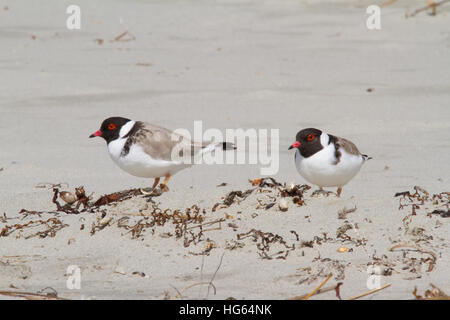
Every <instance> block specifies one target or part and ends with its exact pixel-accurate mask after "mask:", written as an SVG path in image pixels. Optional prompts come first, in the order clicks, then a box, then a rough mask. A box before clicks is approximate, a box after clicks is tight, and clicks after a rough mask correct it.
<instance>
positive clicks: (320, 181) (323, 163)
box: [295, 144, 364, 187]
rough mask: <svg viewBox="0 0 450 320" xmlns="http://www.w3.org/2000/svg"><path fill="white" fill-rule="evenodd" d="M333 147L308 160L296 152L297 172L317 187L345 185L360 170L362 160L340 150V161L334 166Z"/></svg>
mask: <svg viewBox="0 0 450 320" xmlns="http://www.w3.org/2000/svg"><path fill="white" fill-rule="evenodd" d="M334 152H335V149H334V146H333V145H332V144H330V145H328V146H326V147H325V148H324V149H322V150H320V151H319V152H317V153H316V154H314V155H312V156H310V157H309V158H303V157H302V155H301V154H300V151H299V150H298V149H297V150H296V155H295V164H296V167H297V171H298V172H299V173H300V174H301V176H302V177H303V178H305V179H306V180H307V181H308V182H310V183H312V184H315V185H317V186H319V187H342V186H344V185H345V184H347V183H348V182H349V181H350V180H351V179H352V178H353V177H354V176H355V175H356V174H357V173H358V172H359V169H361V166H362V164H363V163H364V160H363V158H362V156H356V155H352V154H349V153H347V152H345V150H342V151H341V153H342V155H341V159H340V161H339V163H338V164H334V159H335V157H334Z"/></svg>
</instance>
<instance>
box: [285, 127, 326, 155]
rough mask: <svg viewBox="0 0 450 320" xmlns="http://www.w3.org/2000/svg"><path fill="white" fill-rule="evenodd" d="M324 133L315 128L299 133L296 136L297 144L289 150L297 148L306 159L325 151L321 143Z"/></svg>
mask: <svg viewBox="0 0 450 320" xmlns="http://www.w3.org/2000/svg"><path fill="white" fill-rule="evenodd" d="M321 134H322V131H320V130H319V129H315V128H307V129H303V130H301V131H299V132H298V133H297V135H296V136H295V140H296V141H295V142H294V143H293V144H292V145H291V146H290V147H289V150H291V149H293V148H297V149H298V150H299V151H300V154H301V155H302V156H303V157H304V158H308V157H310V156H312V155H313V154H315V153H316V152H319V151H320V150H322V149H323V146H322V143H321V142H320V135H321Z"/></svg>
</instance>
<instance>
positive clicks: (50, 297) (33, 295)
mask: <svg viewBox="0 0 450 320" xmlns="http://www.w3.org/2000/svg"><path fill="white" fill-rule="evenodd" d="M0 295H4V296H9V297H16V298H25V299H27V300H67V299H64V298H60V297H58V296H56V295H54V294H41V293H33V292H23V291H0Z"/></svg>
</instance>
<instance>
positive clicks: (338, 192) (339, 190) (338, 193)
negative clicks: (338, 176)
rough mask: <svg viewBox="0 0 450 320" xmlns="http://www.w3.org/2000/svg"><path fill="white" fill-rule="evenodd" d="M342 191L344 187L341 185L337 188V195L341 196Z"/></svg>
mask: <svg viewBox="0 0 450 320" xmlns="http://www.w3.org/2000/svg"><path fill="white" fill-rule="evenodd" d="M341 192H342V188H341V187H339V188H338V189H337V196H338V197H339V198H340V197H341Z"/></svg>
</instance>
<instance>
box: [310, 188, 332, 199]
mask: <svg viewBox="0 0 450 320" xmlns="http://www.w3.org/2000/svg"><path fill="white" fill-rule="evenodd" d="M320 195H322V196H327V197H329V196H330V195H336V193H334V192H331V191H325V190H323V189H318V190H316V191H314V192H313V193H312V194H311V197H318V196H320Z"/></svg>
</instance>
